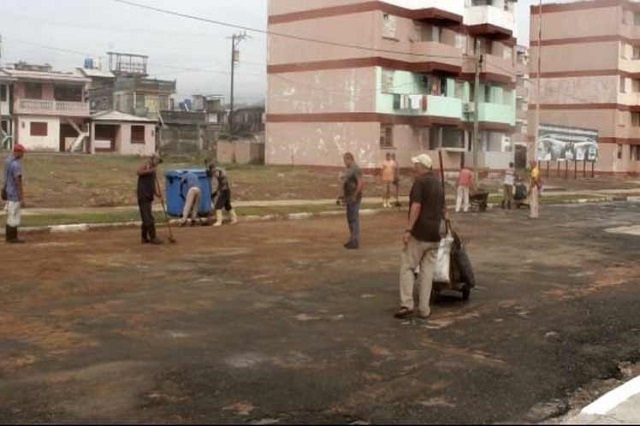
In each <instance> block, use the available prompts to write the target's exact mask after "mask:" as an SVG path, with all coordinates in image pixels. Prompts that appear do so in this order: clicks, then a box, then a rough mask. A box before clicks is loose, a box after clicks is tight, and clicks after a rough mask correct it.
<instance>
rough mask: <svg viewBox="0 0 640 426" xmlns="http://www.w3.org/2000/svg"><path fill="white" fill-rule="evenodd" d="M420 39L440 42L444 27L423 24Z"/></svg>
mask: <svg viewBox="0 0 640 426" xmlns="http://www.w3.org/2000/svg"><path fill="white" fill-rule="evenodd" d="M420 40H421V41H433V42H436V43H440V42H441V40H442V28H440V27H437V26H435V25H428V24H427V25H423V26H422V31H421V34H420Z"/></svg>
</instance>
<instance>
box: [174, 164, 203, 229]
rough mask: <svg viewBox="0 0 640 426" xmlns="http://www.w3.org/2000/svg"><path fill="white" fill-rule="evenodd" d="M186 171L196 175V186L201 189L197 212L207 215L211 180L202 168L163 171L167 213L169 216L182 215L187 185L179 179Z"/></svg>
mask: <svg viewBox="0 0 640 426" xmlns="http://www.w3.org/2000/svg"><path fill="white" fill-rule="evenodd" d="M187 172H191V173H193V174H195V175H196V176H198V183H199V185H198V186H200V190H201V191H202V194H201V197H200V207H199V208H198V214H199V215H200V216H208V215H209V213H211V180H210V179H209V177H208V176H207V172H206V170H204V169H186V170H169V171H167V172H165V174H164V179H165V188H166V200H167V213H168V214H169V216H174V217H181V216H182V210H183V209H184V202H185V198H186V197H187V187H186V185H182V182H181V180H182V177H183V176H184V175H185V173H187Z"/></svg>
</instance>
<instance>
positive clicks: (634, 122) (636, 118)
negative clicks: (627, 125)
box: [631, 112, 640, 127]
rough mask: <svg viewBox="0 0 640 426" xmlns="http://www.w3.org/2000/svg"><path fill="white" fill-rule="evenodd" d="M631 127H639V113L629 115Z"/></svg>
mask: <svg viewBox="0 0 640 426" xmlns="http://www.w3.org/2000/svg"><path fill="white" fill-rule="evenodd" d="M631 125H632V126H633V127H640V112H632V113H631Z"/></svg>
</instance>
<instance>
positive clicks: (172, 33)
mask: <svg viewBox="0 0 640 426" xmlns="http://www.w3.org/2000/svg"><path fill="white" fill-rule="evenodd" d="M134 1H136V2H137V3H143V4H147V5H152V6H156V7H159V8H164V9H170V10H174V11H177V12H181V13H185V14H192V15H197V16H200V17H203V18H209V19H213V20H218V21H224V22H229V23H233V24H239V25H243V26H247V27H251V28H257V29H266V17H267V0H231V1H229V0H180V1H176V0H134ZM299 1H303V0H299ZM442 1H447V0H442ZM532 2H536V3H537V0H520V1H519V2H518V30H517V33H518V36H519V42H520V43H528V33H529V6H530V4H531V3H532ZM545 3H549V1H545ZM237 31H238V30H234V29H233V28H228V27H223V26H219V25H213V24H209V23H203V22H197V21H194V20H189V19H184V18H180V17H176V16H168V15H163V14H158V13H155V12H151V11H145V10H141V9H137V8H135V7H131V6H128V5H124V4H121V3H117V2H115V1H114V0H0V34H1V35H2V37H3V49H2V51H3V58H2V63H3V64H6V63H12V62H17V61H18V60H25V61H27V62H32V63H45V62H48V63H50V64H52V65H53V66H54V67H55V68H56V69H58V70H62V71H70V70H72V69H73V68H75V67H79V66H82V64H83V61H84V57H85V56H94V57H103V58H105V59H106V52H107V51H109V50H112V51H120V52H131V53H140V54H145V55H148V56H149V72H150V74H151V76H152V77H157V78H162V79H169V80H173V79H176V80H177V81H178V92H179V93H178V95H179V96H180V97H188V96H189V95H191V94H197V93H199V94H224V95H226V96H228V94H229V87H230V86H229V78H230V52H231V40H229V39H228V37H230V36H231V35H232V34H233V33H234V32H237ZM249 35H250V36H251V37H252V38H251V39H248V40H245V41H244V42H243V43H242V45H241V56H240V64H239V66H238V71H237V74H236V94H237V96H238V100H239V101H240V102H243V101H244V102H253V101H257V100H261V99H263V98H264V93H265V87H266V82H265V79H266V77H265V75H266V69H265V68H266V65H265V64H266V52H265V49H266V37H265V36H264V35H263V34H258V33H249ZM57 49H58V50H57ZM59 49H61V50H59ZM63 50H64V51H63ZM104 62H105V64H106V61H104Z"/></svg>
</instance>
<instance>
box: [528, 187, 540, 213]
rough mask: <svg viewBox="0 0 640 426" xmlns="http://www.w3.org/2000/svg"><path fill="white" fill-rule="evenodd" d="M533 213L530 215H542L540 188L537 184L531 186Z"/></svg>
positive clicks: (530, 201) (530, 202)
mask: <svg viewBox="0 0 640 426" xmlns="http://www.w3.org/2000/svg"><path fill="white" fill-rule="evenodd" d="M529 204H530V208H531V213H530V215H529V217H531V218H532V219H538V218H539V217H540V190H539V189H538V187H537V186H536V185H532V186H531V197H530V200H529Z"/></svg>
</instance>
